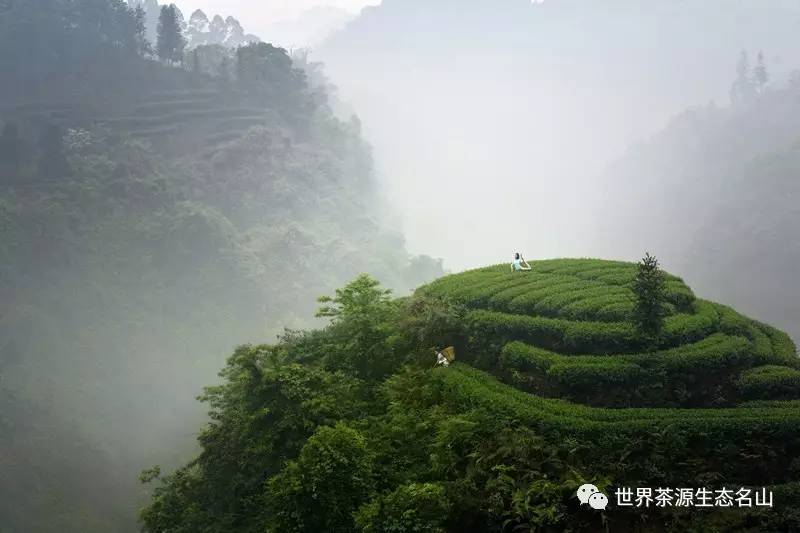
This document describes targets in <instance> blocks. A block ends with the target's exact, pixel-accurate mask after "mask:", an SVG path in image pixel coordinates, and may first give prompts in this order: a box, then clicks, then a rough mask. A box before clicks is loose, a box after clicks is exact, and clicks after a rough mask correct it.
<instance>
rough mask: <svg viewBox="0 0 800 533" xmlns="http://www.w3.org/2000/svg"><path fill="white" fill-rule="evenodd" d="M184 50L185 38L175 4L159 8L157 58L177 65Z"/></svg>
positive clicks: (181, 58)
mask: <svg viewBox="0 0 800 533" xmlns="http://www.w3.org/2000/svg"><path fill="white" fill-rule="evenodd" d="M185 48H186V38H185V37H184V36H183V32H182V31H181V23H180V19H179V18H178V9H177V8H176V7H175V4H170V5H168V6H162V7H161V15H160V16H159V18H158V42H157V44H156V49H157V52H158V57H159V58H161V59H162V60H163V61H170V62H173V63H178V62H180V61H182V60H183V51H184V49H185Z"/></svg>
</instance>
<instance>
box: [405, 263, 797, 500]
mask: <svg viewBox="0 0 800 533" xmlns="http://www.w3.org/2000/svg"><path fill="white" fill-rule="evenodd" d="M531 266H532V267H533V270H532V271H530V272H511V271H510V269H509V266H508V265H498V266H494V267H488V268H481V269H477V270H473V271H468V272H465V273H462V274H457V275H452V276H448V277H445V278H442V279H439V280H437V281H435V282H433V283H431V284H429V285H427V286H425V287H422V288H420V289H419V290H418V293H419V294H424V295H427V296H432V297H437V298H442V299H446V300H449V301H451V302H454V303H457V304H460V305H463V306H464V307H465V308H466V313H465V328H464V332H463V333H462V334H461V335H460V336H459V337H460V338H456V339H453V342H454V343H455V344H456V347H457V350H458V358H459V361H460V362H459V363H457V364H455V365H453V366H451V367H450V368H447V369H441V370H439V379H441V380H442V384H443V387H444V388H445V389H446V391H447V393H446V394H445V395H444V397H445V398H446V399H447V400H446V401H448V402H455V403H457V404H458V405H460V406H464V405H469V406H470V407H471V408H475V407H480V408H483V409H486V410H487V411H489V412H490V413H492V414H493V415H494V416H497V417H506V418H508V419H511V420H514V421H516V422H519V423H523V424H526V425H528V426H531V427H535V428H538V429H539V430H541V431H542V433H543V434H544V435H546V436H548V437H549V438H553V439H555V440H558V441H564V440H570V439H572V440H574V441H575V442H578V443H587V442H589V443H591V447H590V448H591V450H592V453H593V454H596V455H597V458H598V462H602V463H604V464H616V465H617V469H618V470H617V471H616V475H618V476H620V478H623V479H631V478H635V479H638V480H647V481H648V482H651V483H653V482H670V481H671V482H674V483H681V482H682V483H685V482H687V480H688V479H703V478H704V476H705V478H708V477H711V478H716V479H721V480H723V481H724V482H725V483H743V484H751V485H752V484H753V483H763V484H770V485H776V484H781V483H786V482H789V481H791V480H792V479H794V478H796V476H797V474H798V473H800V462H798V461H797V460H795V461H794V462H791V458H794V457H797V456H798V453H800V409H799V408H798V402H797V401H796V400H798V399H800V358H798V356H797V351H796V347H795V345H794V343H793V342H792V340H791V339H790V338H789V337H788V335H786V334H785V333H783V332H781V331H778V330H776V329H775V328H772V327H770V326H769V325H766V324H762V323H759V322H757V321H754V320H751V319H749V318H747V317H744V316H742V315H740V314H739V313H737V312H736V311H734V310H733V309H731V308H729V307H726V306H723V305H719V304H716V303H713V302H709V301H705V300H702V299H699V298H697V297H696V296H695V295H694V293H693V292H692V290H691V289H690V288H689V287H687V286H686V284H685V283H684V282H683V281H682V280H681V279H680V278H678V277H675V276H671V275H668V276H667V280H668V281H667V289H668V291H667V300H668V305H667V307H668V311H669V316H668V317H667V318H666V323H665V328H664V333H663V335H662V337H661V339H660V340H659V342H658V346H657V347H656V348H655V349H652V348H651V349H649V350H648V349H646V347H647V342H646V341H645V339H643V338H642V336H641V335H640V334H639V333H638V331H637V328H636V326H635V324H634V323H633V320H632V314H633V308H634V294H633V292H632V283H633V280H634V278H635V275H636V269H637V267H636V265H635V264H631V263H623V262H613V261H600V260H588V259H578V260H568V259H564V260H549V261H540V262H535V263H532V264H531ZM624 454H632V455H635V456H637V457H638V458H637V460H635V461H634V460H630V461H627V460H623V459H622V457H623V455H624ZM787 458H788V459H787ZM600 460H602V461H600ZM632 470H635V472H633V471H632ZM653 472H662V474H659V475H660V476H664V475H666V476H667V477H668V479H663V477H662V478H660V479H651V476H652V473H653ZM664 472H667V473H668V474H663V473H664ZM698 476H699V477H698Z"/></svg>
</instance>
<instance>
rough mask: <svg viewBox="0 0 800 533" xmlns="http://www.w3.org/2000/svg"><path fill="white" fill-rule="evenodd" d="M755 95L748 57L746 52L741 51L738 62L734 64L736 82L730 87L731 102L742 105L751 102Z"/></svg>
mask: <svg viewBox="0 0 800 533" xmlns="http://www.w3.org/2000/svg"><path fill="white" fill-rule="evenodd" d="M755 94H756V87H755V83H754V81H753V77H752V70H751V68H750V57H749V56H748V54H747V51H746V50H742V53H741V54H740V55H739V62H738V63H737V64H736V80H735V81H734V82H733V86H731V102H732V103H734V104H743V103H747V102H749V101H751V100H752V99H753V97H754V96H755Z"/></svg>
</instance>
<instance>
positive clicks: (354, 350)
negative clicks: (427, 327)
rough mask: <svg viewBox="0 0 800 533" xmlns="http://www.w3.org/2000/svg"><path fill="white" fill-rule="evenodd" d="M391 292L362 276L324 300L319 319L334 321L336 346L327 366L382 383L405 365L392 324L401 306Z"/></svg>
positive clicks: (327, 357)
mask: <svg viewBox="0 0 800 533" xmlns="http://www.w3.org/2000/svg"><path fill="white" fill-rule="evenodd" d="M390 294H391V291H390V290H387V289H382V288H380V284H379V282H378V281H377V280H375V279H372V278H371V277H369V276H368V275H366V274H362V275H361V276H359V277H358V278H356V279H355V280H354V281H352V282H351V283H349V284H348V285H347V286H346V287H344V288H343V289H337V290H336V296H335V297H322V298H320V299H319V302H320V303H322V304H326V305H323V306H322V307H321V308H320V309H319V311H318V312H317V316H318V317H325V318H331V319H332V320H331V325H330V327H329V328H330V331H331V334H332V337H333V339H334V346H332V347H331V350H330V351H329V353H328V354H327V356H326V359H325V361H326V366H327V367H328V368H330V369H333V370H343V371H346V372H349V373H352V374H354V375H356V376H358V377H361V378H363V379H380V378H383V377H385V376H386V375H388V374H389V373H391V371H392V370H393V369H394V368H396V367H397V365H398V364H399V362H401V360H400V359H398V358H400V357H403V356H404V354H401V353H398V350H397V346H396V345H395V344H396V342H397V341H398V340H399V339H398V338H397V337H396V336H394V335H392V334H391V332H392V330H391V328H392V325H393V324H392V321H393V320H395V317H396V315H397V311H398V306H397V303H396V302H394V301H392V299H391V298H390Z"/></svg>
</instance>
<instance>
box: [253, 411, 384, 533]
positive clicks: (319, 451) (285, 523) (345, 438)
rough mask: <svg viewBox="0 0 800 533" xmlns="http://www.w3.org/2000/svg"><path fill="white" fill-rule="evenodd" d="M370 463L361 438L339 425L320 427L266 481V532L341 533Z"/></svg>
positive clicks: (367, 481) (364, 487) (367, 483)
mask: <svg viewBox="0 0 800 533" xmlns="http://www.w3.org/2000/svg"><path fill="white" fill-rule="evenodd" d="M371 476H372V465H371V457H370V453H369V451H368V449H367V447H366V442H365V440H364V437H363V436H362V435H361V434H359V433H358V432H357V431H355V430H354V429H352V428H349V427H347V426H345V425H343V424H337V425H336V426H335V427H322V428H320V429H319V430H318V431H317V432H316V433H315V434H314V435H313V436H311V437H310V438H309V439H308V442H307V443H306V444H305V445H304V446H303V449H302V450H301V451H300V456H299V457H298V459H297V460H296V461H289V462H288V463H287V464H286V466H285V467H284V468H283V470H282V471H281V472H280V473H279V474H278V475H276V476H275V477H273V478H271V479H270V480H269V483H268V484H267V490H266V502H267V509H268V512H269V516H270V518H269V524H270V525H269V527H268V528H267V530H268V531H275V532H284V531H287V532H313V531H331V532H345V531H352V530H353V529H354V521H353V513H354V512H355V511H356V510H357V509H358V507H359V506H360V505H361V504H362V503H363V502H364V501H365V500H366V499H367V498H368V496H369V494H370V491H371V487H372V479H371Z"/></svg>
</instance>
